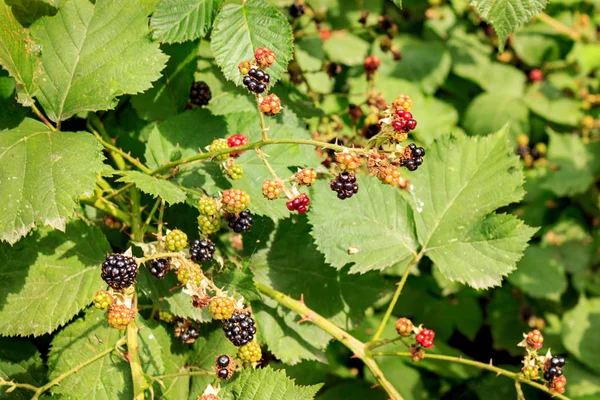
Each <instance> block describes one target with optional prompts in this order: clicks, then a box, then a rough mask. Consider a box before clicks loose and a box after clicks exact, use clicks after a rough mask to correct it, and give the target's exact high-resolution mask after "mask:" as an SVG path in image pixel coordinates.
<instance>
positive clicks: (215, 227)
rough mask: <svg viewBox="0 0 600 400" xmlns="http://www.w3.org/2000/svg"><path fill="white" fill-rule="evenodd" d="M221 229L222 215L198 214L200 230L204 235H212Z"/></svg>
mask: <svg viewBox="0 0 600 400" xmlns="http://www.w3.org/2000/svg"><path fill="white" fill-rule="evenodd" d="M219 229H221V215H219V214H215V215H205V214H200V215H199V216H198V230H199V231H200V232H202V234H203V235H206V236H208V235H212V234H213V233H217V232H218V231H219Z"/></svg>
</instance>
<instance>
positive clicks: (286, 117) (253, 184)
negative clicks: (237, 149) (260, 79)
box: [227, 110, 321, 220]
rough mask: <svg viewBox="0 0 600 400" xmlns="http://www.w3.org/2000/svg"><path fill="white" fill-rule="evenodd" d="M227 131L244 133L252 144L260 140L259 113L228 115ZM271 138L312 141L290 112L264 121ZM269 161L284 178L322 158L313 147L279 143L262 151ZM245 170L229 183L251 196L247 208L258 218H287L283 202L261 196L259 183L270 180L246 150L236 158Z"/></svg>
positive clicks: (259, 163)
mask: <svg viewBox="0 0 600 400" xmlns="http://www.w3.org/2000/svg"><path fill="white" fill-rule="evenodd" d="M227 122H228V125H229V131H230V132H243V133H245V134H246V135H247V136H248V138H249V139H250V141H251V142H253V141H256V140H260V122H259V119H258V113H256V112H253V113H244V114H230V115H229V118H228V120H227ZM266 124H267V128H268V132H269V138H270V139H284V138H285V139H311V136H310V133H309V132H308V131H307V130H306V128H305V127H304V126H302V125H301V122H300V121H299V120H298V117H297V116H296V115H295V114H294V113H292V112H291V111H289V110H284V111H283V112H281V113H280V114H279V115H277V116H276V117H272V118H269V119H268V120H267V121H266ZM263 152H264V153H265V154H266V155H267V157H268V161H269V163H270V164H271V166H272V167H273V169H274V170H275V171H276V172H277V173H278V174H279V176H281V177H287V176H290V175H292V174H293V173H294V172H296V171H297V169H298V168H302V167H309V166H315V165H318V164H319V163H320V162H321V159H320V158H319V157H317V155H316V154H315V150H314V147H312V146H306V145H298V144H289V145H285V144H278V145H276V146H269V147H265V148H263ZM238 163H239V164H240V165H241V166H242V167H243V168H244V177H243V178H242V179H241V180H239V181H232V185H233V186H235V187H236V188H239V189H243V190H245V191H246V192H248V194H249V195H250V198H251V199H252V200H251V201H252V203H251V205H250V209H251V210H252V212H253V213H255V214H258V215H266V216H268V217H269V218H271V219H273V220H278V219H281V218H286V217H288V216H289V215H290V212H289V211H288V209H287V208H286V207H285V202H284V201H283V200H268V199H267V198H265V197H264V196H263V194H262V182H263V181H264V180H265V179H271V178H272V177H271V174H269V171H268V170H267V169H266V167H265V165H264V164H263V162H262V161H261V160H260V159H259V158H258V157H256V154H255V153H254V152H251V151H247V152H246V153H244V154H242V155H241V156H240V157H239V158H238Z"/></svg>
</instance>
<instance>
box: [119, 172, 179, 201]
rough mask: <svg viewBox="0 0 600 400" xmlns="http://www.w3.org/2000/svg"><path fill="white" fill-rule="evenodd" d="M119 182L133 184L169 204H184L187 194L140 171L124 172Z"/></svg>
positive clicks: (169, 183) (164, 181) (171, 184)
mask: <svg viewBox="0 0 600 400" xmlns="http://www.w3.org/2000/svg"><path fill="white" fill-rule="evenodd" d="M122 175H123V176H122V177H120V178H119V179H117V182H127V183H133V184H134V185H135V186H136V187H137V188H138V189H140V190H141V191H142V192H144V193H146V194H149V195H151V196H153V197H154V198H156V197H160V198H162V199H163V200H164V201H166V202H167V203H169V204H177V203H183V202H184V201H185V192H184V191H183V190H181V189H179V188H178V187H177V186H176V185H175V184H174V183H172V182H170V181H167V180H165V179H160V178H157V177H155V176H150V175H148V174H145V173H143V172H139V171H124V172H122Z"/></svg>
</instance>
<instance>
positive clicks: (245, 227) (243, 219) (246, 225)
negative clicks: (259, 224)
mask: <svg viewBox="0 0 600 400" xmlns="http://www.w3.org/2000/svg"><path fill="white" fill-rule="evenodd" d="M225 219H226V220H227V225H228V226H229V227H230V228H231V229H232V230H233V231H234V232H235V233H242V232H248V231H249V230H250V228H251V227H252V222H254V221H253V219H252V214H251V213H250V211H249V210H244V211H242V212H240V213H239V214H227V215H226V216H225Z"/></svg>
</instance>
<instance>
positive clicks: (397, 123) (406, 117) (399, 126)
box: [392, 110, 417, 133]
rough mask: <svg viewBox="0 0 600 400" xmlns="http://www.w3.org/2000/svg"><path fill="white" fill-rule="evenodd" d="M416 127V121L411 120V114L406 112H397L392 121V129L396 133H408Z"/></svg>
mask: <svg viewBox="0 0 600 400" xmlns="http://www.w3.org/2000/svg"><path fill="white" fill-rule="evenodd" d="M416 127H417V121H416V120H415V119H414V118H413V116H412V114H411V113H410V112H408V111H404V110H397V111H396V115H395V117H394V120H393V121H392V128H394V130H395V131H396V132H404V133H407V132H410V131H413V130H414V129H415V128H416Z"/></svg>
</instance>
